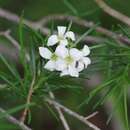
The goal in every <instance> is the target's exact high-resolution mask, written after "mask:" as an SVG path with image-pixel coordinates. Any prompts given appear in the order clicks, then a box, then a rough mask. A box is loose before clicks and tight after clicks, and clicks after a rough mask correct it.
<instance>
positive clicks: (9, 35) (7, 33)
mask: <svg viewBox="0 0 130 130" xmlns="http://www.w3.org/2000/svg"><path fill="white" fill-rule="evenodd" d="M10 33H11V31H10V30H6V31H1V32H0V36H4V37H5V38H7V39H8V40H9V41H10V42H11V44H12V45H13V46H14V47H15V48H16V49H17V50H18V51H20V50H21V47H20V45H19V43H18V41H17V40H15V39H14V38H13V37H12V36H11V34H10ZM26 59H27V61H29V60H30V57H29V54H28V53H27V52H26Z"/></svg>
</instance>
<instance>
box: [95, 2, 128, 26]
mask: <svg viewBox="0 0 130 130" xmlns="http://www.w3.org/2000/svg"><path fill="white" fill-rule="evenodd" d="M95 2H96V3H97V4H98V6H99V7H100V8H101V9H102V10H103V11H104V12H106V13H107V14H109V15H110V16H112V17H114V18H116V19H118V20H119V21H121V22H122V23H124V24H126V25H128V26H130V18H129V17H128V16H126V15H124V14H122V13H120V12H118V11H116V10H115V9H112V8H111V7H110V6H108V5H107V4H106V3H105V2H104V1H103V0H95Z"/></svg>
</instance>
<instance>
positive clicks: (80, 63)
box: [77, 45, 91, 72]
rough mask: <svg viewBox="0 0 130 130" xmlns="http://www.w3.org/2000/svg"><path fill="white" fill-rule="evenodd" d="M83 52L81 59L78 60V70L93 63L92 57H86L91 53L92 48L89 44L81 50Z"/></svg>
mask: <svg viewBox="0 0 130 130" xmlns="http://www.w3.org/2000/svg"><path fill="white" fill-rule="evenodd" d="M81 52H82V57H81V58H80V59H79V61H78V62H77V70H78V71H79V72H80V71H82V70H83V69H85V68H87V67H88V65H89V64H91V60H90V58H88V57H86V56H88V55H89V54H90V49H89V47H88V46H87V45H85V46H84V47H83V49H82V50H81Z"/></svg>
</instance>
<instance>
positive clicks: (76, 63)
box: [39, 26, 91, 77]
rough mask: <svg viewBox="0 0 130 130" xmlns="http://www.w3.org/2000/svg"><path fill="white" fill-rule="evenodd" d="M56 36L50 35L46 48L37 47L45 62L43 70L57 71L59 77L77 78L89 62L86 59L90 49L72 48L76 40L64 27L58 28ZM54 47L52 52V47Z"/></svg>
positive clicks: (86, 47)
mask: <svg viewBox="0 0 130 130" xmlns="http://www.w3.org/2000/svg"><path fill="white" fill-rule="evenodd" d="M57 29H58V34H57V35H51V36H50V37H49V38H48V41H47V47H39V53H40V55H41V57H43V58H44V59H46V60H47V62H46V64H45V66H44V68H45V69H47V70H50V71H59V72H60V76H64V75H70V76H72V77H79V72H81V71H82V70H83V69H85V68H87V66H88V65H89V64H90V63H91V60H90V59H89V58H88V57H87V56H88V55H89V53H90V49H89V48H88V46H87V45H84V47H83V48H82V49H80V50H79V49H77V48H74V47H72V45H74V44H75V41H76V38H75V34H74V33H73V32H72V31H66V27H64V26H58V27H57ZM54 45H55V46H56V48H55V51H52V50H53V48H54V47H53V48H51V47H52V46H54Z"/></svg>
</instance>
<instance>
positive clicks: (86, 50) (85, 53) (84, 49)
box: [82, 45, 90, 56]
mask: <svg viewBox="0 0 130 130" xmlns="http://www.w3.org/2000/svg"><path fill="white" fill-rule="evenodd" d="M82 52H83V56H87V55H89V54H90V49H89V47H88V46H87V45H84V47H83V49H82Z"/></svg>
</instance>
